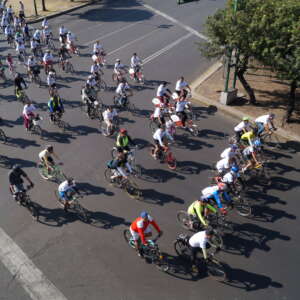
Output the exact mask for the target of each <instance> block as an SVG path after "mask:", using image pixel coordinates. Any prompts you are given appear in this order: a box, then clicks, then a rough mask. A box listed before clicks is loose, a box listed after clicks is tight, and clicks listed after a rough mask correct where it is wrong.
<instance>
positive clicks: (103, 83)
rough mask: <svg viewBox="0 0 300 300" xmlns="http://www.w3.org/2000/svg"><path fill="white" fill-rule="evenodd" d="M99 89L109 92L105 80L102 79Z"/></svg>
mask: <svg viewBox="0 0 300 300" xmlns="http://www.w3.org/2000/svg"><path fill="white" fill-rule="evenodd" d="M98 88H99V90H100V91H106V90H107V84H106V82H105V81H104V80H103V79H101V81H100V82H99V84H98Z"/></svg>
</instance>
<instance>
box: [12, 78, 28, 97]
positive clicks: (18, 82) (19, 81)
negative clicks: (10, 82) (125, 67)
mask: <svg viewBox="0 0 300 300" xmlns="http://www.w3.org/2000/svg"><path fill="white" fill-rule="evenodd" d="M14 85H15V93H16V97H17V99H19V98H20V97H21V91H22V90H23V89H24V88H27V84H26V82H25V80H24V78H23V77H22V75H21V74H20V73H17V74H16V75H15V80H14Z"/></svg>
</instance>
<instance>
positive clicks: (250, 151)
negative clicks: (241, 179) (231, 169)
mask: <svg viewBox="0 0 300 300" xmlns="http://www.w3.org/2000/svg"><path fill="white" fill-rule="evenodd" d="M259 147H261V142H260V140H259V139H257V140H255V141H254V142H253V144H252V145H249V146H248V147H246V148H245V149H244V150H243V152H242V155H243V159H244V160H245V161H246V162H247V163H246V165H245V166H244V167H243V168H242V172H245V171H246V170H247V169H248V168H250V167H253V168H254V167H255V166H258V165H259V162H258V160H257V158H256V154H255V150H256V148H259Z"/></svg>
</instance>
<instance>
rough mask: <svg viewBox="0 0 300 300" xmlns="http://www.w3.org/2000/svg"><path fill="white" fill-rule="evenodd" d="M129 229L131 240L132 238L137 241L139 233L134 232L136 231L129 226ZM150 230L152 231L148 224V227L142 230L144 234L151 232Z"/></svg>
mask: <svg viewBox="0 0 300 300" xmlns="http://www.w3.org/2000/svg"><path fill="white" fill-rule="evenodd" d="M129 230H130V233H131V235H132V238H133V240H134V241H138V240H139V238H140V235H139V233H138V232H136V231H134V230H132V229H131V227H130V228H129ZM151 232H152V231H151V228H150V226H148V227H147V228H146V229H145V231H144V233H145V234H147V233H151Z"/></svg>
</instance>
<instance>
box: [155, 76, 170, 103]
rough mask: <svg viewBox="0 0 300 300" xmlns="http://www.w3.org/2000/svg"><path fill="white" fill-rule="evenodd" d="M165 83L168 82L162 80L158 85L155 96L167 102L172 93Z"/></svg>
mask: <svg viewBox="0 0 300 300" xmlns="http://www.w3.org/2000/svg"><path fill="white" fill-rule="evenodd" d="M167 85H168V83H167V82H166V81H164V82H163V83H162V84H160V85H159V87H158V88H157V92H156V97H157V98H158V99H159V100H160V102H162V103H164V104H165V103H167V104H168V103H169V99H170V96H171V95H172V92H171V91H170V90H169V89H168V88H167Z"/></svg>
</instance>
